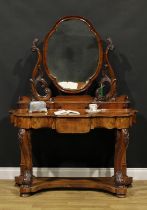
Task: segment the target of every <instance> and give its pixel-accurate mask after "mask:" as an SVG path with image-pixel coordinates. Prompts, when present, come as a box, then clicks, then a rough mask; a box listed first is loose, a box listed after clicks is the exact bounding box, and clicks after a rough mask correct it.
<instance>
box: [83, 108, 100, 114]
mask: <svg viewBox="0 0 147 210" xmlns="http://www.w3.org/2000/svg"><path fill="white" fill-rule="evenodd" d="M101 111H102V110H101V109H97V110H91V109H86V112H87V113H89V114H92V113H98V112H101Z"/></svg>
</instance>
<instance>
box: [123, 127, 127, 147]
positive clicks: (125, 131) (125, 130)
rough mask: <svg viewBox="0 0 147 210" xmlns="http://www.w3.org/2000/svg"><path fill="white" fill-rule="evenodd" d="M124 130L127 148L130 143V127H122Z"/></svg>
mask: <svg viewBox="0 0 147 210" xmlns="http://www.w3.org/2000/svg"><path fill="white" fill-rule="evenodd" d="M122 132H123V135H124V141H125V146H126V148H127V147H128V144H129V131H128V129H126V128H124V129H122Z"/></svg>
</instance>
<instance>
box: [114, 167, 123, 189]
mask: <svg viewBox="0 0 147 210" xmlns="http://www.w3.org/2000/svg"><path fill="white" fill-rule="evenodd" d="M115 185H116V186H121V185H124V178H123V174H122V171H121V170H120V171H116V173H115Z"/></svg>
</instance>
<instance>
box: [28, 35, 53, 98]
mask: <svg viewBox="0 0 147 210" xmlns="http://www.w3.org/2000/svg"><path fill="white" fill-rule="evenodd" d="M38 41H39V40H38V39H37V38H36V39H34V41H33V44H32V52H37V55H38V59H37V63H36V65H35V68H34V69H33V73H32V78H31V79H30V81H31V88H32V94H33V97H34V99H36V100H43V101H47V100H49V99H50V98H51V90H50V88H49V87H48V83H47V82H46V81H45V79H44V76H43V71H42V68H41V64H42V55H41V52H40V49H39V48H38V47H37V45H36V44H37V43H38ZM38 86H40V87H41V88H42V89H43V92H44V94H42V95H41V94H40V93H39V92H38V90H37V87H38Z"/></svg>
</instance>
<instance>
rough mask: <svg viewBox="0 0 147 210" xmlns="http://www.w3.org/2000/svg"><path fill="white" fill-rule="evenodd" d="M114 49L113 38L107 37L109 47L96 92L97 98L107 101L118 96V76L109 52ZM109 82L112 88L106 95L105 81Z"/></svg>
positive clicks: (105, 54)
mask: <svg viewBox="0 0 147 210" xmlns="http://www.w3.org/2000/svg"><path fill="white" fill-rule="evenodd" d="M112 50H114V45H113V44H112V40H111V38H108V39H107V48H106V51H105V53H104V68H103V69H102V79H101V80H100V83H99V87H98V88H97V89H96V92H95V100H100V101H107V100H115V98H116V77H115V74H114V70H113V68H112V66H111V64H110V62H109V58H108V54H109V52H110V51H112ZM106 82H107V83H109V85H110V89H109V91H108V93H107V94H106V95H104V93H103V87H104V83H106Z"/></svg>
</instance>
